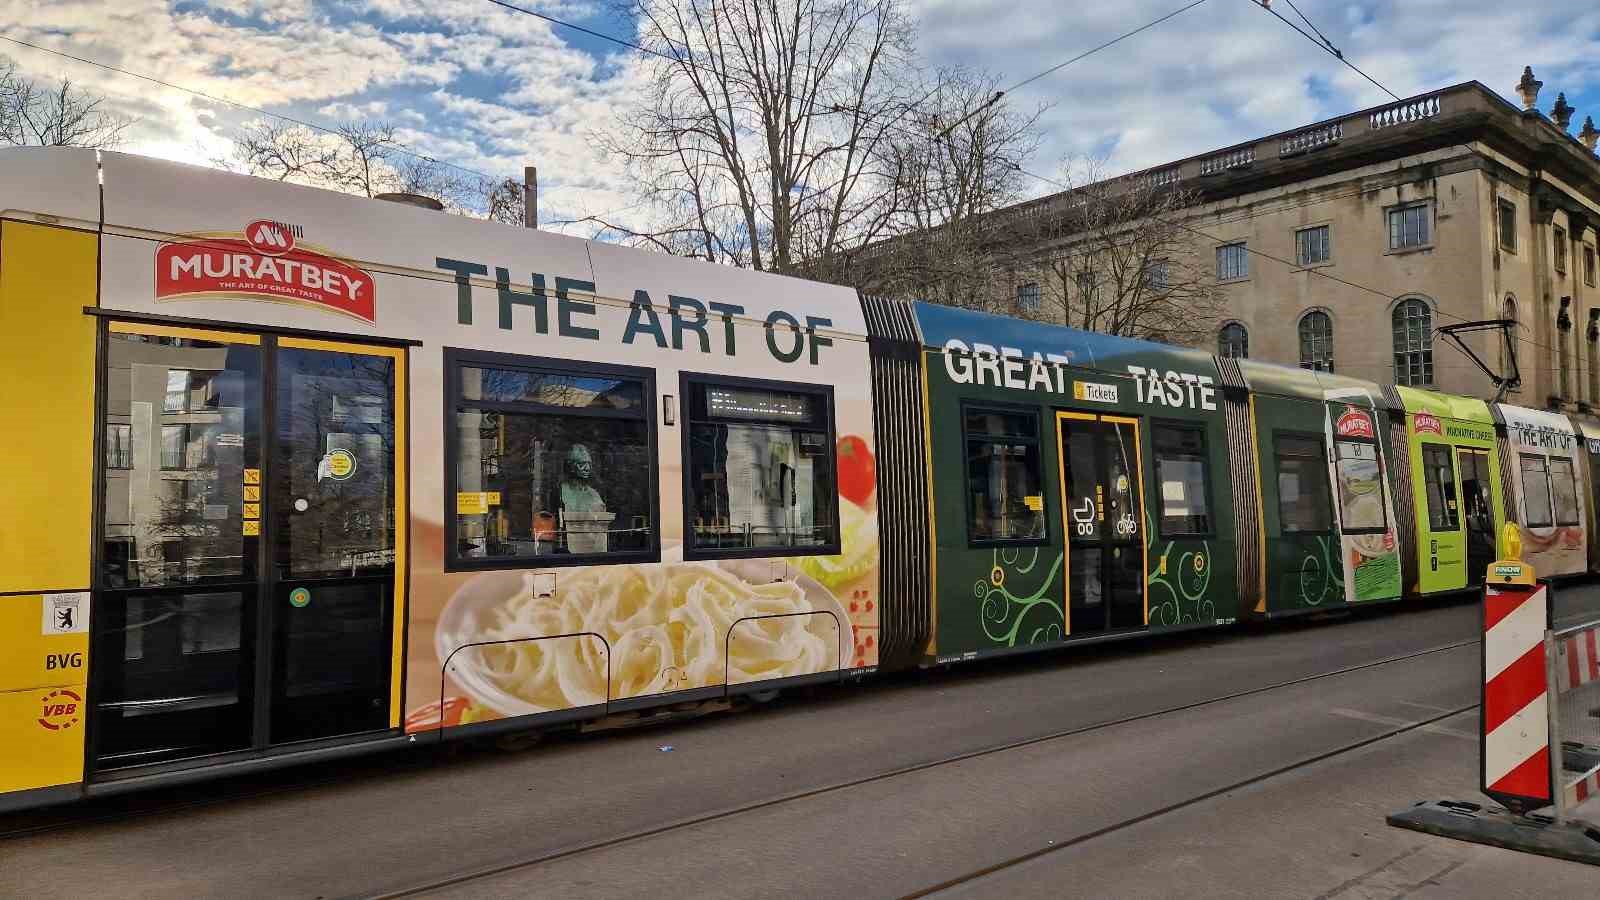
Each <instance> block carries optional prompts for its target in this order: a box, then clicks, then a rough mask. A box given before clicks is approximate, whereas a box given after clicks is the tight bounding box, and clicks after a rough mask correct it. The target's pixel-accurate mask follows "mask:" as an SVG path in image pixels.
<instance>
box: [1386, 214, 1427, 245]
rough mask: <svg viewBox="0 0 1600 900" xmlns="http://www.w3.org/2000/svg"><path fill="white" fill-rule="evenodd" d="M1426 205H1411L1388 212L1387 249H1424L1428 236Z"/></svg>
mask: <svg viewBox="0 0 1600 900" xmlns="http://www.w3.org/2000/svg"><path fill="white" fill-rule="evenodd" d="M1429 224H1430V223H1429V221H1428V204H1426V203H1413V204H1411V205H1409V206H1397V207H1395V208H1394V209H1391V210H1389V249H1390V250H1405V249H1407V248H1409V247H1426V246H1427V245H1428V243H1429V241H1430V240H1431V237H1430V235H1429V228H1428V226H1429Z"/></svg>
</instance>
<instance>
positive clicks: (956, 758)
mask: <svg viewBox="0 0 1600 900" xmlns="http://www.w3.org/2000/svg"><path fill="white" fill-rule="evenodd" d="M1478 643H1480V641H1478V640H1476V639H1474V640H1464V641H1455V642H1452V643H1447V644H1440V645H1436V646H1433V647H1427V648H1424V649H1422V650H1417V651H1412V652H1409V653H1402V654H1395V655H1392V656H1388V657H1384V658H1382V659H1376V660H1369V661H1367V662H1362V663H1356V664H1353V665H1348V666H1342V667H1339V668H1336V669H1331V670H1328V671H1325V672H1317V673H1313V674H1310V675H1303V676H1300V677H1298V678H1291V679H1285V680H1282V681H1277V682H1273V683H1271V684H1265V685H1260V686H1258V687H1253V688H1247V689H1244V690H1239V691H1232V692H1229V693H1225V694H1219V695H1216V696H1212V697H1206V698H1203V699H1200V700H1193V701H1190V702H1187V703H1181V704H1173V705H1171V706H1166V707H1162V708H1160V709H1155V710H1149V711H1146V712H1142V713H1136V714H1133V715H1128V716H1120V717H1116V718H1112V719H1105V720H1101V721H1098V722H1091V723H1088V724H1085V725H1077V726H1074V727H1071V728H1064V729H1060V730H1056V731H1051V732H1048V733H1045V734H1040V735H1034V736H1032V737H1027V738H1022V739H1018V740H1013V741H1006V742H1003V743H999V744H994V745H991V746H987V747H980V748H977V749H973V750H966V751H962V752H959V753H952V754H947V755H945V756H941V757H938V758H935V759H931V760H926V761H923V762H919V763H913V764H910V765H905V766H899V767H896V768H893V769H889V770H886V771H883V772H877V773H874V774H871V775H865V776H860V777H856V778H850V779H845V780H840V781H836V782H832V783H829V784H824V785H818V786H816V787H812V788H806V789H802V790H798V791H792V792H788V793H784V794H780V795H777V796H773V797H768V798H766V799H763V800H758V801H754V802H749V803H742V804H737V805H734V806H729V807H725V808H722V809H718V810H713V811H710V812H705V813H699V814H696V815H691V816H687V817H683V818H679V819H674V820H672V821H669V822H663V823H660V824H657V825H652V826H649V827H645V828H639V829H634V830H630V831H627V832H624V833H622V834H618V835H614V836H611V837H608V838H603V839H599V840H591V841H586V842H582V843H578V844H573V845H569V846H566V847H560V848H557V849H554V850H549V851H546V852H542V853H539V854H536V855H531V856H528V857H525V858H522V859H515V860H511V861H508V862H502V863H498V864H495V865H491V866H487V867H483V868H478V869H473V870H470V871H465V872H458V873H455V874H452V875H448V876H443V877H439V878H436V879H430V880H427V881H421V882H417V883H414V884H411V885H407V886H405V887H401V888H396V889H391V890H387V891H383V892H380V893H374V894H356V895H352V896H353V897H361V898H365V900H390V898H401V897H416V896H422V895H426V894H431V893H435V892H439V891H445V890H449V889H451V888H457V887H464V886H467V885H470V884H472V883H474V882H480V881H485V880H488V879H492V878H496V877H499V876H503V875H508V874H511V873H513V872H518V871H521V870H524V869H531V868H535V867H538V866H542V865H547V864H550V863H554V862H558V861H562V860H567V859H571V858H573V857H579V856H583V855H586V854H591V853H596V852H599V851H603V850H607V849H611V848H614V847H618V846H621V845H625V844H629V843H633V842H636V841H640V840H644V839H648V838H652V837H658V836H661V835H666V834H670V833H672V832H676V831H681V830H683V829H687V828H693V827H697V826H701V825H707V824H711V823H716V822H720V821H725V820H728V819H733V818H736V817H738V816H743V815H747V814H750V813H754V812H758V811H761V810H767V809H771V808H774V807H779V806H784V805H787V804H791V803H795V802H798V801H802V800H807V799H811V798H815V797H821V796H826V795H829V794H834V793H837V792H840V791H845V790H849V789H852V788H857V787H861V786H863V785H870V784H875V783H879V782H885V781H890V780H893V779H896V778H901V777H904V776H908V775H912V774H915V773H919V772H927V771H930V770H935V769H939V768H942V767H945V766H951V765H955V764H959V763H962V762H966V761H969V760H974V759H981V758H984V757H990V756H997V755H1000V754H1004V753H1008V752H1011V751H1016V750H1020V749H1023V748H1027V747H1033V746H1037V745H1040V744H1044V743H1048V742H1051V741H1057V740H1063V739H1067V738H1072V737H1078V736H1082V735H1086V734H1091V733H1093V732H1096V731H1102V730H1105V729H1108V728H1116V727H1119V726H1124V725H1130V724H1134V723H1138V722H1143V721H1148V720H1150V719H1155V718H1160V717H1162V716H1169V715H1173V714H1177V713H1182V712H1186V711H1189V710H1194V709H1200V708H1203V707H1206V706H1210V705H1214V704H1218V703H1225V702H1228V701H1231V700H1238V699H1241V698H1246V697H1251V696H1256V695H1260V694H1265V693H1269V692H1272V691H1279V690H1284V689H1287V688H1292V687H1295V686H1298V685H1303V684H1307V683H1310V682H1315V681H1319V680H1322V679H1326V678H1334V677H1338V676H1341V675H1346V674H1350V673H1354V672H1360V671H1363V670H1367V669H1373V668H1377V667H1380V666H1387V665H1394V664H1396V663H1403V662H1407V661H1410V660H1414V659H1418V658H1421V657H1425V656H1430V655H1433V654H1437V653H1444V652H1448V651H1450V650H1457V649H1460V648H1462V647H1469V646H1475V645H1477V644H1478ZM1476 706H1477V704H1476V703H1473V704H1470V705H1468V706H1465V707H1461V708H1458V709H1452V710H1449V711H1447V712H1443V713H1440V714H1438V715H1436V716H1431V717H1429V718H1428V719H1425V720H1421V721H1417V722H1411V723H1407V724H1405V725H1403V726H1398V727H1395V728H1391V729H1389V730H1387V731H1385V732H1384V733H1382V734H1379V735H1375V736H1370V737H1367V738H1364V739H1361V740H1359V741H1355V742H1353V743H1349V744H1345V745H1341V746H1340V747H1338V748H1335V749H1333V750H1330V751H1326V752H1322V753H1318V754H1314V755H1312V756H1310V757H1306V758H1302V759H1299V760H1296V761H1294V762H1292V763H1290V764H1288V765H1287V766H1280V767H1276V768H1274V769H1272V770H1271V771H1268V772H1263V773H1257V774H1255V775H1252V776H1250V777H1248V778H1246V779H1243V780H1241V781H1239V782H1237V783H1234V784H1229V785H1227V786H1224V787H1221V788H1217V789H1214V790H1211V791H1207V792H1205V793H1203V794H1201V795H1197V796H1194V797H1190V798H1187V799H1184V800H1181V801H1178V802H1176V803H1173V804H1169V805H1167V806H1164V807H1162V808H1160V809H1156V810H1152V811H1149V812H1146V813H1142V814H1140V815H1137V816H1133V817H1129V818H1128V819H1125V820H1123V821H1120V822H1118V823H1114V824H1111V825H1108V826H1105V827H1103V828H1099V829H1096V830H1094V831H1092V832H1088V833H1086V834H1083V835H1078V836H1074V837H1071V838H1069V839H1067V842H1066V843H1063V842H1060V841H1058V842H1055V843H1054V844H1048V845H1046V846H1045V847H1044V848H1041V849H1039V850H1035V851H1032V852H1030V853H1029V854H1024V855H1019V856H1016V857H1013V858H1009V859H1007V860H1003V861H1001V862H999V863H996V864H993V865H990V866H985V867H983V868H981V869H977V870H973V871H971V872H968V873H967V874H965V875H962V876H958V877H957V878H955V879H951V880H948V881H946V882H941V883H940V884H938V885H934V886H931V887H929V888H926V889H923V890H922V891H919V892H917V893H914V894H911V895H909V896H912V897H920V896H927V895H928V894H930V893H934V892H939V891H943V890H947V889H949V888H952V887H956V886H959V885H961V884H963V883H967V882H970V881H974V880H977V879H981V878H983V877H986V876H988V875H991V874H994V873H996V872H1000V871H1003V870H1004V869H1008V868H1011V867H1014V866H1016V865H1020V864H1022V863H1024V862H1027V861H1028V860H1029V859H1033V858H1036V857H1037V856H1041V855H1044V854H1046V853H1050V852H1054V851H1055V850H1058V849H1063V848H1064V847H1067V846H1072V845H1075V844H1081V843H1083V842H1085V841H1088V840H1092V839H1093V838H1095V837H1099V836H1101V835H1104V834H1109V833H1111V832H1113V831H1117V830H1120V829H1123V828H1128V827H1131V826H1133V825H1137V824H1139V823H1140V822H1143V821H1147V820H1149V819H1152V818H1156V817H1159V816H1161V815H1165V814H1167V813H1170V812H1174V811H1177V810H1180V809H1183V808H1185V807H1187V806H1192V805H1194V804H1196V803H1200V802H1204V801H1205V800H1208V799H1211V798H1212V797H1215V796H1218V795H1219V794H1223V793H1226V792H1228V791H1232V790H1237V789H1239V788H1240V787H1246V786H1249V785H1251V784H1254V783H1256V782H1259V781H1264V780H1267V779H1270V778H1273V777H1276V776H1278V775H1282V774H1285V773H1286V772H1290V771H1293V770H1295V769H1298V768H1303V767H1305V766H1309V765H1314V764H1316V763H1317V762H1321V761H1323V760H1325V759H1329V758H1332V757H1336V756H1339V755H1341V754H1344V753H1349V752H1353V751H1355V750H1358V749H1360V748H1362V747H1365V746H1369V745H1371V744H1374V743H1378V742H1381V741H1384V740H1388V739H1391V738H1394V737H1397V736H1399V735H1401V734H1405V733H1407V732H1409V731H1413V730H1415V729H1418V728H1423V727H1426V726H1427V725H1430V724H1434V723H1436V722H1439V721H1441V720H1443V719H1447V718H1449V717H1451V716H1455V715H1460V714H1461V713H1463V712H1466V711H1468V710H1471V709H1474V708H1476Z"/></svg>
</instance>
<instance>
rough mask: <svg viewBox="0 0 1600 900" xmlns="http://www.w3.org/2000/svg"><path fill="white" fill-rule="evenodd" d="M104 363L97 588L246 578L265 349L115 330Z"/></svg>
mask: <svg viewBox="0 0 1600 900" xmlns="http://www.w3.org/2000/svg"><path fill="white" fill-rule="evenodd" d="M104 365H105V371H104V379H105V387H104V392H103V394H102V404H103V405H102V413H103V415H104V416H105V420H106V458H105V466H104V468H103V470H102V472H101V476H100V480H101V484H100V490H101V500H102V504H103V506H102V509H103V510H104V514H103V521H102V529H103V530H102V532H101V536H100V537H101V541H102V548H103V549H102V552H101V563H102V567H101V570H100V579H101V585H102V586H104V587H108V588H130V587H156V586H162V585H177V584H194V583H197V582H204V581H210V580H232V579H240V578H247V577H250V575H251V574H252V573H253V565H252V559H253V550H254V546H253V545H254V541H253V540H251V539H249V538H247V537H246V536H245V532H244V529H243V526H242V521H243V519H242V511H243V487H242V484H243V470H245V469H246V468H249V469H256V468H257V467H259V465H260V463H259V461H258V457H257V455H256V454H257V452H258V448H257V436H258V430H259V415H260V400H259V390H260V386H259V381H260V377H261V376H260V372H261V369H260V366H261V350H260V348H259V347H256V346H251V345H245V344H228V343H222V342H216V341H207V340H200V339H196V338H177V337H158V336H146V335H135V334H120V333H113V334H111V335H109V336H108V338H107V347H106V357H105V364H104Z"/></svg>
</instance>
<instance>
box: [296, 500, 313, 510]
mask: <svg viewBox="0 0 1600 900" xmlns="http://www.w3.org/2000/svg"><path fill="white" fill-rule="evenodd" d="M310 508H311V501H309V500H307V499H306V498H304V497H299V498H296V499H295V501H294V511H295V512H305V511H306V510H308V509H310Z"/></svg>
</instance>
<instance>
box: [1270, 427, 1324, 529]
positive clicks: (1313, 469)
mask: <svg viewBox="0 0 1600 900" xmlns="http://www.w3.org/2000/svg"><path fill="white" fill-rule="evenodd" d="M1277 444H1278V453H1277V456H1278V518H1279V519H1280V520H1281V521H1282V525H1283V530H1284V532H1286V533H1292V532H1315V533H1319V534H1322V533H1326V532H1328V531H1330V530H1331V529H1332V527H1333V523H1332V521H1331V520H1330V517H1331V515H1332V505H1331V504H1330V503H1329V502H1328V457H1327V454H1326V452H1325V451H1324V450H1323V449H1322V439H1321V438H1315V437H1302V436H1296V435H1286V434H1285V435H1279V436H1278V439H1277Z"/></svg>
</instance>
